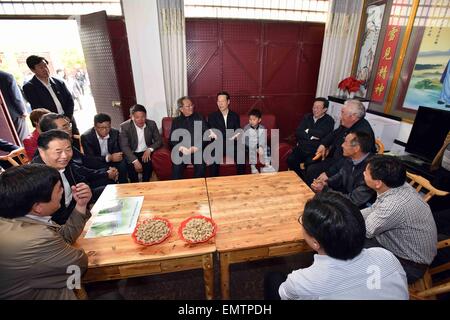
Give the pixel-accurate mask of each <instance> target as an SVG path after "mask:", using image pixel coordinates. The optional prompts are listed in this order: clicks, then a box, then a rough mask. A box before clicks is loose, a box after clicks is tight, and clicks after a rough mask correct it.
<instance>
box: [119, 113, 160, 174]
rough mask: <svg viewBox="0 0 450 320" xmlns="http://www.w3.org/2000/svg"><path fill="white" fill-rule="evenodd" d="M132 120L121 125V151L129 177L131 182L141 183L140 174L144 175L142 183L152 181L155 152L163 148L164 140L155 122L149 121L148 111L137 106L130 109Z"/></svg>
mask: <svg viewBox="0 0 450 320" xmlns="http://www.w3.org/2000/svg"><path fill="white" fill-rule="evenodd" d="M130 116H131V119H129V120H127V121H125V122H123V123H122V124H121V125H120V134H119V143H120V149H122V152H123V153H124V154H125V158H126V160H127V163H128V177H129V178H130V181H131V182H139V178H138V173H142V182H146V181H150V178H151V176H152V161H151V159H150V156H151V154H152V153H153V151H155V150H156V149H158V148H159V147H161V145H162V138H161V135H160V133H159V131H158V127H157V126H156V123H155V121H153V120H149V119H147V110H146V109H145V107H144V106H142V105H140V104H136V105H134V106H133V107H131V108H130Z"/></svg>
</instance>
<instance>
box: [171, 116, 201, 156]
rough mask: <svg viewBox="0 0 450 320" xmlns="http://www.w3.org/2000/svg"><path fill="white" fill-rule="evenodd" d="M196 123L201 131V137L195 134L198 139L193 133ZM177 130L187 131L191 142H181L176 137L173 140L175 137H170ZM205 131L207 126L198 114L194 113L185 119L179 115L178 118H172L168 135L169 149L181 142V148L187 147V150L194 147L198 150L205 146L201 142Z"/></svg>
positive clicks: (180, 138) (180, 139)
mask: <svg viewBox="0 0 450 320" xmlns="http://www.w3.org/2000/svg"><path fill="white" fill-rule="evenodd" d="M196 122H199V123H200V125H201V130H202V131H201V136H200V134H199V133H198V132H197V135H198V137H197V136H196V135H195V133H194V125H195V123H196ZM177 129H185V130H187V131H189V134H190V136H191V140H190V141H186V139H184V140H182V137H178V138H177V139H175V137H172V134H173V132H174V131H175V130H177ZM207 130H208V125H207V124H206V121H205V120H204V119H203V117H202V116H201V115H200V114H199V113H197V112H194V113H193V114H192V115H190V116H189V117H185V116H184V115H183V114H181V115H179V116H178V117H176V118H174V119H173V121H172V127H171V128H170V135H169V137H170V140H169V145H170V148H171V149H172V148H173V147H174V146H175V145H177V144H179V143H181V142H182V143H183V146H184V147H187V148H189V147H192V146H196V147H198V148H200V147H204V146H205V145H206V142H204V141H203V134H204V133H205V131H207ZM196 139H197V140H196Z"/></svg>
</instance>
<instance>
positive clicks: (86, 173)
mask: <svg viewBox="0 0 450 320" xmlns="http://www.w3.org/2000/svg"><path fill="white" fill-rule="evenodd" d="M38 151H39V155H38V156H36V157H34V158H33V163H42V164H46V165H47V166H49V167H53V168H55V169H57V170H58V171H59V174H60V176H61V182H62V187H63V188H64V192H63V196H62V197H61V207H60V208H59V209H58V210H57V211H56V212H55V214H53V215H52V220H53V221H55V222H56V223H58V224H61V225H62V224H65V223H66V221H67V219H68V218H69V216H70V215H71V214H72V212H73V209H74V208H75V206H76V200H75V199H74V198H73V197H72V189H71V188H72V186H76V185H77V184H79V183H86V184H87V185H88V186H89V187H90V188H91V190H92V193H93V195H95V194H97V196H96V199H94V198H93V199H92V201H93V202H95V201H96V200H97V199H98V196H100V194H101V192H102V191H103V189H104V188H105V186H101V187H97V188H95V187H93V182H96V180H98V179H101V174H97V175H95V174H93V172H94V171H95V170H92V169H88V168H85V167H82V166H79V165H77V164H76V163H75V162H73V161H71V160H72V154H73V151H72V141H71V138H70V136H69V134H67V133H66V132H64V131H61V130H50V131H47V132H42V133H41V134H40V135H39V138H38ZM103 178H104V177H103ZM94 197H95V196H94Z"/></svg>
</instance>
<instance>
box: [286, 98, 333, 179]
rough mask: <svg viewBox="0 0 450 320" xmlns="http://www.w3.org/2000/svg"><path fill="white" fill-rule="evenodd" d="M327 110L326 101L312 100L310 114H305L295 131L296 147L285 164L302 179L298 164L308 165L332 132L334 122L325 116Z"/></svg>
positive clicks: (321, 99)
mask: <svg viewBox="0 0 450 320" xmlns="http://www.w3.org/2000/svg"><path fill="white" fill-rule="evenodd" d="M327 110H328V100H327V99H325V98H316V99H314V104H313V107H312V113H308V114H306V115H305V117H304V118H303V120H302V122H300V125H299V126H298V128H297V130H295V137H296V138H297V145H296V146H295V147H294V148H293V149H292V153H291V155H290V156H289V158H288V159H287V162H288V166H289V169H291V170H294V171H295V172H296V173H297V175H298V176H299V177H302V172H301V169H300V163H302V162H304V163H305V165H308V164H310V163H311V162H312V158H313V157H314V155H315V153H316V150H317V148H318V147H319V145H320V141H321V139H322V138H324V137H325V136H326V135H328V134H329V133H330V132H331V131H333V127H334V120H333V118H332V117H331V116H330V115H328V114H327Z"/></svg>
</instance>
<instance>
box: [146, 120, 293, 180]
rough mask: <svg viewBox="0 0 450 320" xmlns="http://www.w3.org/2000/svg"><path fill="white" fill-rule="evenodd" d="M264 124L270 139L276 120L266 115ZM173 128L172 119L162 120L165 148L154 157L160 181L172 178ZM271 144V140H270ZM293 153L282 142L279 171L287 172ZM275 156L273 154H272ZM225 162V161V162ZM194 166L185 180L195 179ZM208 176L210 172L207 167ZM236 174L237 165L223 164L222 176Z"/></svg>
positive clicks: (248, 168) (185, 174) (154, 164)
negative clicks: (170, 146) (171, 140)
mask: <svg viewBox="0 0 450 320" xmlns="http://www.w3.org/2000/svg"><path fill="white" fill-rule="evenodd" d="M240 122H241V127H242V128H243V127H244V126H245V125H246V124H248V115H241V116H240ZM262 124H263V125H264V126H265V127H266V128H267V134H268V138H269V139H270V133H271V129H276V128H277V126H276V118H275V116H274V115H272V114H265V115H264V116H263V120H262ZM171 126H172V118H170V117H165V118H163V119H162V138H163V146H162V147H161V148H160V149H158V150H156V151H155V152H154V153H153V155H152V163H153V170H154V171H155V174H156V176H157V177H158V179H159V180H170V179H171V176H172V162H171V160H170V153H171V152H170V149H169V143H168V141H169V135H170V128H171ZM269 143H270V140H269ZM290 151H291V146H290V145H289V144H287V143H283V142H280V144H279V152H278V154H279V159H280V162H279V171H286V170H287V164H286V159H287V157H288V155H289V153H290ZM272 154H273V152H272ZM224 162H225V160H224ZM230 162H232V161H230ZM246 172H247V173H250V166H248V165H247V166H246ZM193 173H194V170H193V166H192V165H188V166H187V168H186V170H185V171H184V177H185V178H192V177H193ZM206 174H207V176H208V174H209V170H208V167H207V170H206ZM235 174H236V165H235V164H234V163H229V161H226V163H223V164H221V165H220V175H221V176H230V175H235Z"/></svg>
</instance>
